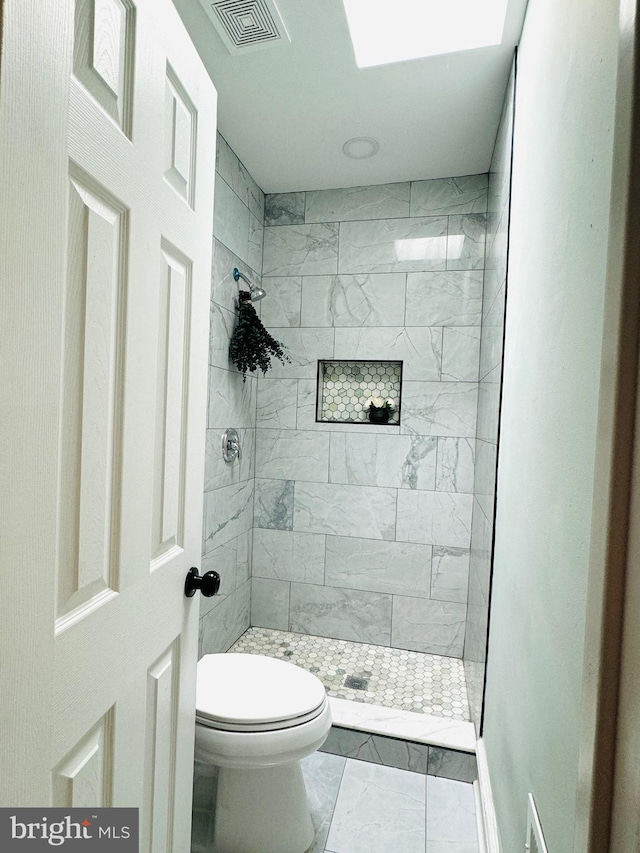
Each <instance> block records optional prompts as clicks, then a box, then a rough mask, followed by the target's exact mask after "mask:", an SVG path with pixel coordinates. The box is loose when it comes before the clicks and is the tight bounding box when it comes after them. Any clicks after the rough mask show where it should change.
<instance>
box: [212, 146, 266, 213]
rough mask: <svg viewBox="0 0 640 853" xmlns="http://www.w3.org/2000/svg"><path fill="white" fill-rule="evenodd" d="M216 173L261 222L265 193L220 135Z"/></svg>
mask: <svg viewBox="0 0 640 853" xmlns="http://www.w3.org/2000/svg"><path fill="white" fill-rule="evenodd" d="M216 171H218V172H219V173H220V177H222V178H223V179H224V180H225V181H226V182H227V184H228V185H229V186H230V187H231V189H232V190H233V191H234V192H235V194H236V195H237V196H238V197H239V198H240V200H241V201H242V202H244V204H246V205H247V207H248V208H249V210H250V211H251V213H253V215H254V216H256V217H257V218H258V219H259V220H260V221H261V222H262V220H263V218H264V193H263V192H262V190H261V189H260V187H259V186H258V185H257V184H256V182H255V181H254V179H253V178H252V177H251V175H250V174H249V172H248V171H247V169H246V168H245V166H244V164H243V163H242V162H241V161H240V160H239V159H238V157H237V156H236V154H235V153H234V152H233V150H232V149H231V147H230V146H229V144H228V143H227V141H226V140H225V139H224V137H222V136H220V134H218V146H217V157H216Z"/></svg>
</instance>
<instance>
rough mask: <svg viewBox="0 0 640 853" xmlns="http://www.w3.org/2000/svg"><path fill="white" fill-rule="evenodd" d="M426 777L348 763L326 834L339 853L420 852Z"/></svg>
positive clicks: (371, 765) (421, 850)
mask: <svg viewBox="0 0 640 853" xmlns="http://www.w3.org/2000/svg"><path fill="white" fill-rule="evenodd" d="M425 789H426V777H425V776H421V775H420V774H418V773H409V772H407V771H406V770H397V769H396V768H395V767H380V766H378V765H376V764H368V763H366V762H360V761H354V762H348V763H347V766H346V769H345V771H344V776H343V777H342V785H341V786H340V794H339V795H338V802H337V803H336V809H335V812H334V814H333V821H332V822H331V829H330V830H329V837H328V839H327V849H328V850H334V851H339V853H398V851H402V853H424V850H425V822H424V814H425V797H426V791H425Z"/></svg>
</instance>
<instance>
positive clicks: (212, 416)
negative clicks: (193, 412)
mask: <svg viewBox="0 0 640 853" xmlns="http://www.w3.org/2000/svg"><path fill="white" fill-rule="evenodd" d="M256 384H257V383H256V379H255V378H254V377H252V376H248V377H247V380H246V382H243V381H242V376H241V374H240V373H238V372H237V371H236V370H222V369H221V368H219V367H210V368H209V418H208V422H207V425H208V426H209V428H210V429H219V428H222V429H226V428H227V427H228V426H230V425H231V424H233V426H234V427H235V428H236V429H240V428H243V427H253V426H255V412H256Z"/></svg>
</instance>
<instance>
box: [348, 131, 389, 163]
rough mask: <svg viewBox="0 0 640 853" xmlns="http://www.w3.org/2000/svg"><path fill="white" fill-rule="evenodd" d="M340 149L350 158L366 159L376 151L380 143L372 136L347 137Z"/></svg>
mask: <svg viewBox="0 0 640 853" xmlns="http://www.w3.org/2000/svg"><path fill="white" fill-rule="evenodd" d="M342 150H343V151H344V153H345V154H346V155H347V157H351V159H352V160H366V158H367V157H373V155H374V154H377V153H378V151H379V150H380V143H379V142H378V140H377V139H374V138H373V137H372V136H354V137H353V139H347V141H346V142H345V144H344V145H343V146H342Z"/></svg>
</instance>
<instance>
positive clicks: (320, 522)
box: [293, 481, 396, 539]
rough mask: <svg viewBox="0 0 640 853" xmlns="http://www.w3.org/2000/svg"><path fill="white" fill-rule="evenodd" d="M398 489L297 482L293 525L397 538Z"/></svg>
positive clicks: (340, 533)
mask: <svg viewBox="0 0 640 853" xmlns="http://www.w3.org/2000/svg"><path fill="white" fill-rule="evenodd" d="M395 513H396V490H395V489H381V488H370V487H367V486H343V485H338V484H335V483H305V482H300V481H299V482H297V483H296V490H295V504H294V512H293V527H294V529H295V530H299V531H301V532H306V533H331V534H335V535H338V536H360V537H363V538H366V539H394V538H395Z"/></svg>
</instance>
